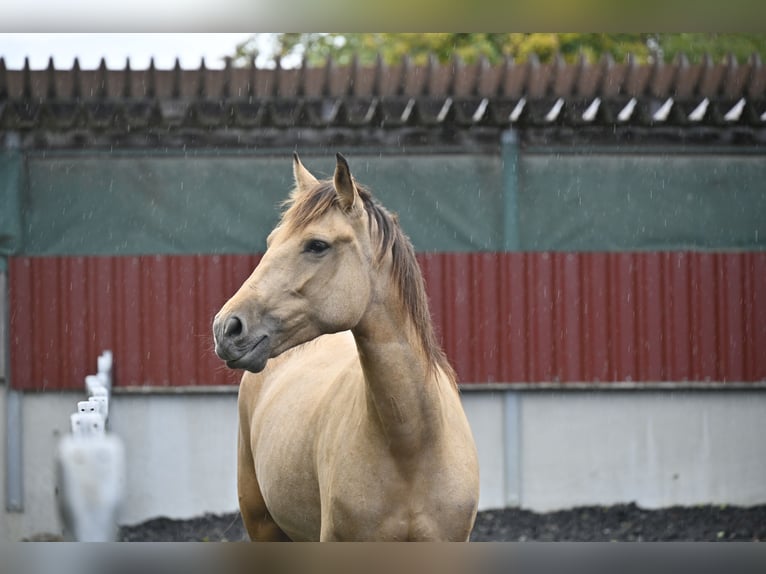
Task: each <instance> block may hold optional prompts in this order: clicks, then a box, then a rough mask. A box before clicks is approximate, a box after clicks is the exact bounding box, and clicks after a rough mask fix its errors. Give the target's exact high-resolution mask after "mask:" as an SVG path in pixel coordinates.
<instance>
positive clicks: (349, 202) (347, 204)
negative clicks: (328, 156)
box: [333, 154, 359, 211]
mask: <svg viewBox="0 0 766 574" xmlns="http://www.w3.org/2000/svg"><path fill="white" fill-rule="evenodd" d="M336 157H337V159H338V163H337V164H336V166H335V175H334V176H333V182H334V184H335V193H337V194H338V199H340V204H341V207H343V209H344V210H345V211H351V209H353V207H354V204H355V203H356V198H357V195H359V194H358V193H357V191H356V186H355V185H354V180H353V179H351V171H350V170H349V168H348V162H347V161H346V158H345V157H343V156H342V155H341V154H336Z"/></svg>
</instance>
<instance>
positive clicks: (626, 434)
mask: <svg viewBox="0 0 766 574" xmlns="http://www.w3.org/2000/svg"><path fill="white" fill-rule="evenodd" d="M501 394H503V393H500V392H495V393H489V392H483V391H468V392H465V393H464V394H463V398H464V404H465V405H466V412H467V414H468V417H469V420H470V421H471V423H472V427H473V429H474V432H475V433H476V437H475V438H476V440H477V443H478V447H479V458H480V461H481V462H482V483H481V485H482V498H481V508H492V507H500V506H505V505H506V504H504V503H503V501H507V502H510V501H511V500H513V499H518V500H519V502H520V504H519V505H520V506H521V507H522V508H528V509H531V510H535V511H550V510H557V509H562V508H568V507H573V506H581V505H595V504H613V503H623V502H636V503H637V504H638V505H640V506H643V507H646V508H658V507H664V506H672V505H677V504H678V505H696V504H710V503H714V504H719V503H720V504H734V505H743V506H747V505H753V504H763V503H766V440H764V437H766V392H764V390H753V391H747V390H742V391H739V390H737V391H727V390H723V391H697V390H694V391H664V390H662V391H654V390H640V391H638V390H637V391H601V392H598V391H567V392H547V391H528V392H522V393H519V409H518V412H519V415H518V416H519V417H520V420H519V421H518V422H519V436H518V440H516V441H505V442H504V443H503V444H502V445H500V444H498V440H499V439H498V428H499V424H500V423H498V422H497V419H498V417H499V416H500V415H499V414H497V413H496V412H495V413H493V412H492V411H493V409H495V410H496V409H497V405H498V404H499V402H500V401H498V395H501ZM503 416H505V415H503ZM490 417H492V420H490ZM506 418H507V417H506ZM505 425H506V427H507V426H508V421H506V422H505ZM513 459H517V460H518V464H517V465H511V466H514V467H515V468H517V469H518V473H519V476H518V477H516V480H515V481H514V480H509V478H512V477H506V476H502V477H501V476H500V473H501V471H502V469H504V468H507V466H508V464H507V461H508V460H511V461H512V460H513ZM509 484H517V485H518V486H517V489H518V492H512V491H509V488H508V486H509Z"/></svg>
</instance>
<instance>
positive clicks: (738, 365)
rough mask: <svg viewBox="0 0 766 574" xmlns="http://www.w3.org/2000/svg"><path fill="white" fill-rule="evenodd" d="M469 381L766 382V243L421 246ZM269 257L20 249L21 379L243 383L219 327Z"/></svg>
mask: <svg viewBox="0 0 766 574" xmlns="http://www.w3.org/2000/svg"><path fill="white" fill-rule="evenodd" d="M419 260H420V263H421V266H422V268H423V271H424V274H425V277H426V282H427V284H428V292H429V295H430V298H431V310H432V314H433V316H434V320H435V322H436V324H437V329H438V331H439V332H440V334H441V335H442V336H443V340H444V346H445V350H446V351H447V354H448V355H449V357H450V359H451V360H452V362H453V364H454V365H455V367H456V369H457V371H458V374H459V377H460V380H461V381H462V382H465V383H485V382H533V383H534V382H548V381H558V382H579V381H582V382H610V381H647V382H655V381H706V380H711V381H743V382H747V381H762V380H766V253H760V252H759V253H700V252H668V253H665V252H662V253H537V252H536V253H465V254H455V253H440V254H421V255H419ZM257 261H258V257H257V256H242V255H226V256H215V255H207V256H141V257H56V258H54V257H51V258H22V257H20V258H11V259H10V269H9V272H10V273H9V279H10V280H9V285H10V310H11V317H10V318H11V331H10V332H11V338H10V339H11V340H10V343H11V369H12V372H11V377H12V384H13V386H14V387H16V388H20V389H28V390H55V389H67V388H74V389H79V388H81V386H82V380H83V377H84V375H86V374H89V373H91V372H93V371H94V369H95V362H96V357H97V356H98V354H99V353H100V352H101V350H103V349H106V348H109V349H112V350H113V351H114V353H115V377H116V384H118V385H120V386H128V385H152V386H170V385H173V386H184V385H220V384H233V383H236V382H237V380H238V378H239V374H238V373H233V372H231V371H228V370H227V369H226V368H225V367H224V366H223V364H222V363H221V362H220V361H219V360H218V359H217V358H216V357H215V355H214V354H213V352H212V342H211V335H210V323H211V320H212V316H213V315H214V314H215V312H216V311H217V310H218V309H219V308H220V306H221V305H222V304H223V302H225V301H226V299H227V298H228V297H229V296H230V295H231V294H233V293H234V291H235V290H236V289H237V288H238V287H239V285H240V284H241V282H242V281H243V280H244V279H245V278H246V277H247V276H248V275H249V273H250V272H251V270H252V268H253V267H254V266H255V265H256V263H257Z"/></svg>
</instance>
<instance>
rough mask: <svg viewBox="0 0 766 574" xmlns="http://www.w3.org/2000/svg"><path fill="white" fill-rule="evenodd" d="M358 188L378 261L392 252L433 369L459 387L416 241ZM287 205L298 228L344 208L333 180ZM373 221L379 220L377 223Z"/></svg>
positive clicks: (403, 297) (398, 280) (289, 221)
mask: <svg viewBox="0 0 766 574" xmlns="http://www.w3.org/2000/svg"><path fill="white" fill-rule="evenodd" d="M356 188H357V190H358V192H359V197H360V198H361V200H362V204H363V205H364V209H365V212H366V213H367V217H368V219H369V221H370V229H371V230H372V229H376V230H377V231H376V232H374V233H375V235H376V237H374V238H373V239H374V240H376V242H377V246H376V257H377V261H378V262H379V261H381V260H382V259H383V257H385V255H386V254H387V253H389V252H390V253H391V257H392V271H391V272H392V275H393V279H394V282H395V283H396V284H397V285H398V286H399V295H400V298H401V301H402V304H403V305H404V307H405V309H406V310H407V312H408V314H409V315H410V318H411V319H412V323H413V325H414V327H415V330H416V332H417V333H418V335H419V337H420V343H421V345H422V347H423V352H424V353H425V354H426V357H427V358H428V363H429V365H430V366H431V367H432V368H433V367H439V368H441V369H442V370H443V371H444V373H445V374H446V375H447V377H448V378H449V379H450V381H451V382H452V384H453V386H456V377H455V372H454V370H453V369H452V366H451V365H450V364H449V361H447V357H446V355H445V354H444V351H443V350H442V348H441V346H440V345H439V342H438V340H437V338H436V335H435V333H434V329H433V324H432V322H431V313H430V311H429V308H428V297H427V295H426V289H425V283H424V281H423V274H422V272H421V270H420V265H418V261H417V259H416V258H415V250H414V248H413V247H412V242H411V241H410V239H409V237H407V235H405V234H404V232H403V231H402V229H401V227H400V226H399V220H398V218H397V217H396V216H395V215H393V214H391V213H390V212H389V211H388V210H387V209H386V208H385V207H383V206H382V205H381V204H380V203H378V201H377V200H375V199H374V198H373V197H372V194H371V193H370V191H369V190H368V189H367V188H365V187H364V186H361V185H359V184H358V183H356ZM284 207H285V212H284V214H283V216H282V221H283V222H284V223H285V224H286V225H287V226H288V227H290V228H293V229H296V230H297V229H301V228H303V227H305V226H306V225H308V224H309V223H311V222H312V221H314V220H316V219H317V218H318V217H320V216H322V215H323V214H325V213H327V212H328V211H329V210H330V209H340V206H339V201H338V195H337V193H336V192H335V187H334V186H333V182H332V181H329V180H328V181H321V182H319V184H318V185H316V186H314V188H313V189H311V190H308V191H306V192H304V193H293V194H292V195H291V197H290V199H288V200H287V201H286V202H285V204H284ZM372 222H375V225H374V226H373V225H372Z"/></svg>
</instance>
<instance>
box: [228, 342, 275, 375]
mask: <svg viewBox="0 0 766 574" xmlns="http://www.w3.org/2000/svg"><path fill="white" fill-rule="evenodd" d="M268 342H269V336H268V335H261V336H260V337H258V339H257V340H256V341H255V344H254V345H253V346H252V347H250V349H249V350H247V351H245V352H244V353H243V354H242V355H240V356H239V357H237V358H236V359H229V360H227V361H226V366H227V367H229V368H230V369H245V370H247V371H252V372H253V373H258V372H260V371H262V370H263V368H264V367H265V366H266V361H267V360H268V358H269V344H268Z"/></svg>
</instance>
